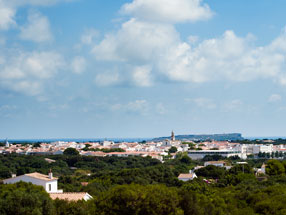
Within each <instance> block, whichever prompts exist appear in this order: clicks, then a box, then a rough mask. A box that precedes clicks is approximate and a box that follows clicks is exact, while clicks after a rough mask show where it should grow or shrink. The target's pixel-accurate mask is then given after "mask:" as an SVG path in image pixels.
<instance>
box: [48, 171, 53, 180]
mask: <svg viewBox="0 0 286 215" xmlns="http://www.w3.org/2000/svg"><path fill="white" fill-rule="evenodd" d="M49 179H53V173H52V170H51V169H50V172H49Z"/></svg>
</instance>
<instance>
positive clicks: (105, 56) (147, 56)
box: [92, 19, 179, 62]
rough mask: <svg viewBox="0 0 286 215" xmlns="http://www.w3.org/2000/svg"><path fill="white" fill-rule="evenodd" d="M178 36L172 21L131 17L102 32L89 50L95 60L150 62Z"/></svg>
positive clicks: (171, 44)
mask: <svg viewBox="0 0 286 215" xmlns="http://www.w3.org/2000/svg"><path fill="white" fill-rule="evenodd" d="M177 40H179V35H178V33H177V32H176V30H175V28H174V27H173V26H172V25H165V24H164V25H162V24H156V23H146V22H141V21H138V20H136V19H131V20H129V21H128V22H125V23H123V24H122V27H121V29H120V30H119V31H118V32H116V33H115V34H114V33H113V34H107V35H105V38H104V39H103V40H102V41H101V42H100V43H99V44H97V45H96V46H94V48H93V50H92V52H93V54H94V55H95V57H96V59H97V60H106V61H123V62H126V61H132V62H149V61H152V59H153V57H154V55H160V54H162V53H161V52H162V51H164V50H165V51H167V49H168V46H171V47H172V46H173V45H174V43H176V41H177ZM153 60H154V59H153Z"/></svg>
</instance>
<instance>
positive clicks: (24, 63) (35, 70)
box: [0, 52, 64, 96]
mask: <svg viewBox="0 0 286 215" xmlns="http://www.w3.org/2000/svg"><path fill="white" fill-rule="evenodd" d="M63 65H64V60H63V57H62V56H61V55H60V54H58V53H56V52H33V53H25V52H21V53H19V54H16V53H14V54H13V56H12V57H10V58H9V59H8V60H6V63H4V64H2V65H0V84H1V87H2V88H6V89H8V90H11V91H14V92H18V93H23V94H26V95H32V96H35V95H39V94H41V93H42V90H43V88H44V81H45V80H49V79H51V78H52V77H54V75H55V74H56V73H57V72H58V70H60V69H61V68H62V67H63Z"/></svg>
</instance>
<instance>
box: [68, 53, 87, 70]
mask: <svg viewBox="0 0 286 215" xmlns="http://www.w3.org/2000/svg"><path fill="white" fill-rule="evenodd" d="M86 64H87V63H86V60H85V58H84V57H81V56H77V57H75V58H74V59H73V61H72V63H71V68H72V71H73V73H75V74H81V73H83V72H84V71H85V69H86Z"/></svg>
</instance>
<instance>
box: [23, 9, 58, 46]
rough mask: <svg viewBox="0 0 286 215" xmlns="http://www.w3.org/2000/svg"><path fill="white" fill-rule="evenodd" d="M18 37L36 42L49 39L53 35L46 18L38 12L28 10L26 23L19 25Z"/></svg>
mask: <svg viewBox="0 0 286 215" xmlns="http://www.w3.org/2000/svg"><path fill="white" fill-rule="evenodd" d="M20 38H21V39H23V40H31V41H34V42H38V43H40V42H47V41H51V40H52V39H53V36H52V33H51V30H50V23H49V20H48V18H47V17H45V16H43V15H42V14H40V13H39V12H35V11H33V12H30V14H29V16H28V23H27V24H26V25H25V26H23V27H21V33H20Z"/></svg>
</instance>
